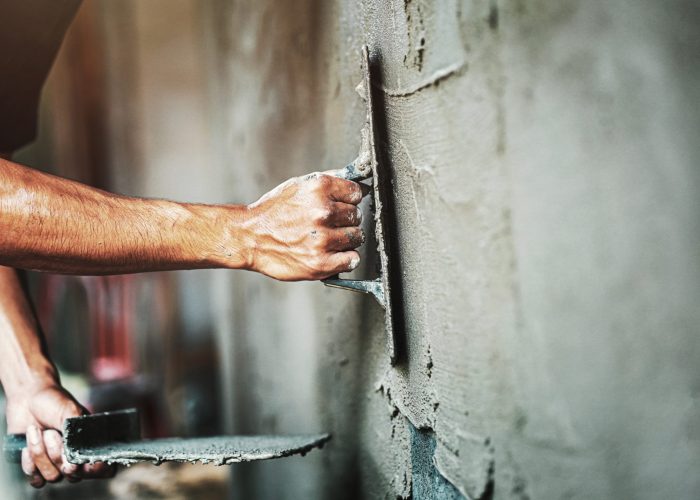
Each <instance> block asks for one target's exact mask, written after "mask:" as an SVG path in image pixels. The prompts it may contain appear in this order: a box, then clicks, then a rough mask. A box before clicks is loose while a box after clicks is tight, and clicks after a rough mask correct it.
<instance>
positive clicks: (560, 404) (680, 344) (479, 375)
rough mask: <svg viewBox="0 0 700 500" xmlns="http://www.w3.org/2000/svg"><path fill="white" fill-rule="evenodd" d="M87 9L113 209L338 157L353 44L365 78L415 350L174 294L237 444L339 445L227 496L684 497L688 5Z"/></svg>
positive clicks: (697, 275)
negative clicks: (217, 366)
mask: <svg viewBox="0 0 700 500" xmlns="http://www.w3.org/2000/svg"><path fill="white" fill-rule="evenodd" d="M96 5H98V6H99V9H98V10H99V13H100V17H99V19H100V23H101V29H102V30H103V31H102V35H101V36H102V37H103V40H102V41H103V43H104V44H105V47H106V49H105V50H106V51H107V56H108V57H107V59H109V62H108V64H107V66H108V70H109V71H111V73H109V75H108V89H107V94H108V101H109V102H108V103H107V104H108V106H106V107H107V109H108V111H109V112H108V116H107V118H106V120H107V122H108V125H109V127H108V128H109V133H108V143H109V147H110V159H111V162H112V163H113V165H112V166H113V167H114V168H113V171H114V178H113V179H112V184H113V187H115V188H116V189H118V190H119V191H122V192H125V193H129V194H139V195H145V196H163V197H171V198H177V199H183V200H190V201H201V202H223V201H233V202H241V203H243V202H251V201H254V200H255V199H256V198H257V197H259V196H260V195H261V194H262V193H264V192H265V191H267V190H269V189H271V188H273V187H274V186H275V185H277V184H278V183H280V182H282V181H283V180H285V179H286V178H288V177H290V176H293V175H301V174H305V173H308V172H311V171H317V170H324V169H329V168H337V167H340V166H342V165H344V164H345V163H346V162H348V161H350V160H352V159H353V158H354V157H355V155H356V154H357V150H358V148H359V142H360V136H359V130H360V128H361V126H362V123H363V120H364V103H363V102H362V101H361V100H360V99H359V97H358V96H357V95H356V93H355V91H354V88H355V86H356V85H357V83H358V82H359V81H360V79H361V71H360V64H359V61H360V47H361V46H362V45H363V44H364V43H367V44H369V46H370V49H371V51H372V54H373V57H375V58H378V59H379V60H380V62H381V69H382V75H381V77H382V83H381V85H382V89H381V93H382V95H383V98H384V99H383V100H384V105H385V109H384V111H385V115H386V116H385V118H386V122H387V129H388V138H387V139H388V140H387V143H386V144H383V145H382V147H383V148H384V149H385V151H386V155H387V157H388V160H389V161H388V164H387V165H385V167H387V168H389V169H391V170H392V172H393V173H394V176H395V185H394V191H395V195H396V204H397V209H398V214H399V217H398V221H397V224H396V227H393V228H392V230H393V231H395V232H396V235H397V238H398V240H399V242H400V250H401V252H400V253H401V257H400V261H399V262H396V263H395V264H396V265H397V266H399V267H400V269H401V271H402V274H403V277H404V297H403V300H404V302H405V306H406V329H405V332H403V333H404V336H405V339H406V342H407V348H408V349H407V354H408V356H407V360H406V361H405V362H404V363H402V364H401V365H399V366H398V367H395V368H392V367H391V366H390V365H389V360H388V357H387V353H386V349H385V338H384V325H383V313H382V311H381V310H380V309H379V308H378V306H377V305H376V304H375V303H374V302H373V301H372V300H371V299H370V298H367V297H362V296H355V295H353V294H348V293H344V292H341V291H337V290H330V289H326V288H324V287H323V286H321V285H320V284H318V283H295V284H289V283H277V282H274V281H273V280H270V279H267V278H264V277H261V276H257V275H254V274H252V273H244V272H229V271H213V272H188V273H180V274H178V275H177V278H176V279H175V280H174V283H177V284H178V293H179V296H180V297H181V303H182V307H181V310H180V311H179V313H180V314H181V316H182V320H183V322H184V325H183V327H182V328H183V331H184V332H193V333H192V335H195V336H196V335H200V334H201V335H204V334H205V333H207V332H210V331H214V332H215V335H216V337H217V339H218V344H219V351H220V354H221V361H222V363H221V365H222V373H221V381H222V384H221V385H222V398H221V401H222V407H223V412H224V416H225V422H226V425H227V430H228V431H231V432H234V431H235V432H247V433H268V432H275V433H298V432H318V431H328V432H332V433H333V440H332V442H331V443H330V444H329V445H328V446H327V447H326V448H325V449H324V450H322V451H314V452H312V453H310V454H309V455H307V456H306V457H303V458H290V459H284V460H279V461H272V462H264V463H259V464H254V465H250V466H234V467H232V471H233V481H232V485H233V488H234V490H236V493H237V497H238V498H274V499H278V498H290V499H299V498H333V499H336V498H348V499H355V498H389V499H395V498H407V497H408V496H409V495H411V494H413V497H414V498H415V499H421V498H440V497H441V498H454V497H455V496H457V491H459V492H461V494H462V495H464V496H468V497H470V498H490V497H492V496H493V497H495V498H515V499H526V498H531V499H559V498H567V499H590V498H601V499H615V500H617V499H627V498H640V499H645V498H649V499H651V498H653V499H657V498H674V499H676V498H678V499H681V498H683V499H685V498H687V499H692V498H697V497H698V495H699V494H700V474H698V471H699V470H700V416H699V414H698V412H699V411H700V406H699V405H698V401H699V398H700V363H699V362H698V360H700V336H699V334H700V327H699V326H698V325H699V324H700V307H698V305H697V302H698V298H700V227H699V226H700V222H698V221H699V220H700V218H699V217H698V215H700V196H698V194H697V193H698V192H699V191H700V189H699V188H700V169H699V168H698V166H697V163H698V161H699V160H700V141H698V139H697V137H698V131H699V130H700V109H699V106H698V102H700V64H699V63H700V61H698V59H700V28H698V25H699V24H700V7H699V6H698V5H697V2H693V1H691V0H687V1H681V0H667V1H665V2H653V1H651V0H617V1H614V2H613V1H609V0H607V1H606V0H556V1H555V0H551V1H542V0H531V1H527V2H526V1H524V0H498V1H496V0H473V1H468V0H462V1H460V0H433V1H427V0H424V1H421V0H364V1H344V0H335V1H330V0H296V1H294V2H280V1H274V0H255V1H253V0H249V1H243V0H210V1H207V2H204V1H197V0H151V1H149V2H142V1H139V0H131V1H129V2H126V1H125V2H112V1H108V0H101V1H100V2H97V3H96ZM50 85H51V84H50V83H49V87H50ZM58 118H60V116H59V117H58ZM61 123H62V122H60V120H58V121H56V122H55V123H54V126H55V129H56V130H60V124H61ZM366 219H369V218H368V217H367V218H366ZM364 251H365V255H366V257H371V254H372V253H373V248H372V247H371V245H369V248H366V249H365V250H364ZM371 260H372V259H371V258H366V259H365V262H366V264H365V266H366V268H363V269H359V270H358V271H356V273H355V274H356V275H358V276H360V275H367V274H370V273H371V272H372V265H371V264H368V263H367V261H371ZM198 332H199V333H198ZM202 332H204V333H202ZM188 335H189V333H188ZM186 340H187V339H184V340H183V342H185V341H186ZM173 412H174V413H177V412H176V411H175V410H174V411H173ZM176 418H177V417H176Z"/></svg>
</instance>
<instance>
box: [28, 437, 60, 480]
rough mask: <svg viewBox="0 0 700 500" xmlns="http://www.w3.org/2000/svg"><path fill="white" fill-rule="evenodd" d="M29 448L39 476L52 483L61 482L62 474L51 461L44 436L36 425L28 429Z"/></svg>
mask: <svg viewBox="0 0 700 500" xmlns="http://www.w3.org/2000/svg"><path fill="white" fill-rule="evenodd" d="M54 432H55V431H54ZM49 436H50V435H49ZM49 439H51V438H49ZM27 447H28V449H29V456H30V458H31V460H32V462H33V463H34V465H35V466H36V468H37V470H38V472H39V474H41V476H42V477H43V478H44V479H45V480H46V481H48V482H50V483H52V482H56V481H59V480H60V479H61V473H60V472H59V469H58V468H57V467H56V465H54V463H53V462H52V461H51V458H50V457H49V454H48V452H47V450H46V446H45V445H44V436H43V435H42V432H41V431H40V430H39V428H38V427H37V426H35V425H29V426H28V427H27ZM32 484H33V481H32Z"/></svg>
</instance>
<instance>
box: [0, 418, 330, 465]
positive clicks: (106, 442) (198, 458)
mask: <svg viewBox="0 0 700 500" xmlns="http://www.w3.org/2000/svg"><path fill="white" fill-rule="evenodd" d="M329 439H330V435H329V434H316V435H294V436H213V437H200V438H163V439H141V428H140V422H139V414H138V411H137V410H135V409H133V408H132V409H128V410H119V411H114V412H106V413H96V414H94V415H86V416H83V417H75V418H69V419H66V421H65V423H64V427H63V445H64V451H65V455H66V459H67V460H68V462H70V463H72V464H86V463H95V462H107V463H110V464H122V465H131V464H133V463H136V462H144V461H145V462H153V463H155V464H159V463H161V462H170V461H175V462H202V463H214V464H217V465H228V464H232V463H237V462H251V461H254V460H266V459H271V458H281V457H286V456H290V455H296V454H301V455H304V454H305V453H307V452H308V451H310V450H312V449H313V448H320V447H322V446H323V445H324V444H325V443H326V442H327V441H328V440H329ZM26 446H27V442H26V438H25V436H24V434H10V435H8V436H5V442H4V445H3V453H4V455H5V460H6V461H8V462H14V463H19V462H20V460H21V455H22V449H23V448H25V447H26Z"/></svg>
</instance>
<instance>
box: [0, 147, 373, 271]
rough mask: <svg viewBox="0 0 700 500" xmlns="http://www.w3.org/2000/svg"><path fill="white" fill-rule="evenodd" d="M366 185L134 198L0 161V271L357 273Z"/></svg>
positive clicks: (312, 181)
mask: <svg viewBox="0 0 700 500" xmlns="http://www.w3.org/2000/svg"><path fill="white" fill-rule="evenodd" d="M363 194H364V192H363V189H362V188H361V187H360V185H359V184H357V183H355V182H351V181H347V180H343V179H338V178H334V177H331V176H329V175H323V174H312V175H308V176H305V177H300V178H294V179H290V180H289V181H287V182H285V183H283V184H281V185H280V186H278V187H277V188H276V189H274V190H273V191H271V192H270V193H268V194H267V195H265V196H263V197H262V198H261V199H260V200H259V201H258V202H256V203H253V204H251V205H248V206H246V205H198V204H189V203H177V202H172V201H166V200H151V199H142V198H130V197H126V196H120V195H116V194H111V193H107V192H105V191H101V190H98V189H95V188H91V187H89V186H86V185H84V184H80V183H78V182H74V181H70V180H67V179H62V178H60V177H56V176H53V175H49V174H45V173H42V172H38V171H36V170H33V169H30V168H27V167H24V166H22V165H19V164H16V163H13V162H10V161H7V160H2V159H0V265H6V266H11V267H16V268H25V269H35V270H41V271H49V272H57V273H67V274H123V273H133V272H145V271H158V270H170V269H197V268H229V269H248V270H253V271H257V272H261V273H263V274H266V275H268V276H271V277H274V278H277V279H281V280H288V281H293V280H309V279H310V280H315V279H321V278H325V277H327V276H330V275H333V274H336V273H338V272H344V271H348V270H351V269H353V268H354V267H356V266H357V264H358V263H359V254H357V252H355V251H354V250H353V249H354V248H356V247H358V246H359V245H360V244H361V243H362V241H363V239H364V238H363V235H362V232H361V230H360V228H359V227H358V225H359V223H360V219H361V214H360V212H359V210H358V209H357V207H356V205H357V204H359V202H360V201H361V199H362V196H363Z"/></svg>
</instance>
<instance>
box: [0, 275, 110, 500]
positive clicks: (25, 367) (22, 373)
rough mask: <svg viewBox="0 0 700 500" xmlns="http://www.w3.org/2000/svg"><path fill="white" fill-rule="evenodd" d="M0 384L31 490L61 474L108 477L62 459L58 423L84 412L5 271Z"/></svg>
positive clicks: (0, 288)
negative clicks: (21, 441) (21, 440)
mask: <svg viewBox="0 0 700 500" xmlns="http://www.w3.org/2000/svg"><path fill="white" fill-rule="evenodd" d="M0 382H2V386H3V389H4V390H5V395H6V397H7V431H8V433H16V434H26V435H27V441H28V447H27V449H25V450H24V451H23V452H22V470H23V471H24V472H25V474H27V475H28V476H31V480H30V481H31V484H32V485H33V486H35V487H41V486H43V484H44V482H45V481H50V482H54V481H58V480H60V479H61V477H63V475H67V476H68V477H69V479H71V480H75V479H76V478H80V477H95V476H102V475H104V474H109V473H111V472H112V471H111V470H110V469H109V468H107V467H105V466H104V465H96V466H93V467H90V468H85V467H78V466H76V465H72V464H69V463H68V462H66V461H65V460H64V459H63V442H62V439H61V435H60V430H61V429H62V428H63V420H64V419H66V418H68V417H75V416H78V415H82V414H83V413H85V409H84V408H83V407H82V406H80V404H78V402H77V401H75V399H73V397H72V396H71V395H70V394H68V393H67V392H66V391H65V390H64V389H63V388H62V387H61V385H60V382H59V379H58V374H57V372H56V369H55V367H54V366H53V364H52V363H51V362H50V361H49V358H48V356H47V354H46V350H45V346H44V343H43V339H42V338H41V335H40V334H39V330H38V328H37V325H36V321H35V319H34V315H33V314H32V311H31V309H30V307H29V304H28V303H27V300H26V297H25V295H24V292H23V290H22V288H21V287H20V284H19V280H18V279H17V274H16V272H15V271H14V270H13V269H9V268H7V267H0Z"/></svg>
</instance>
